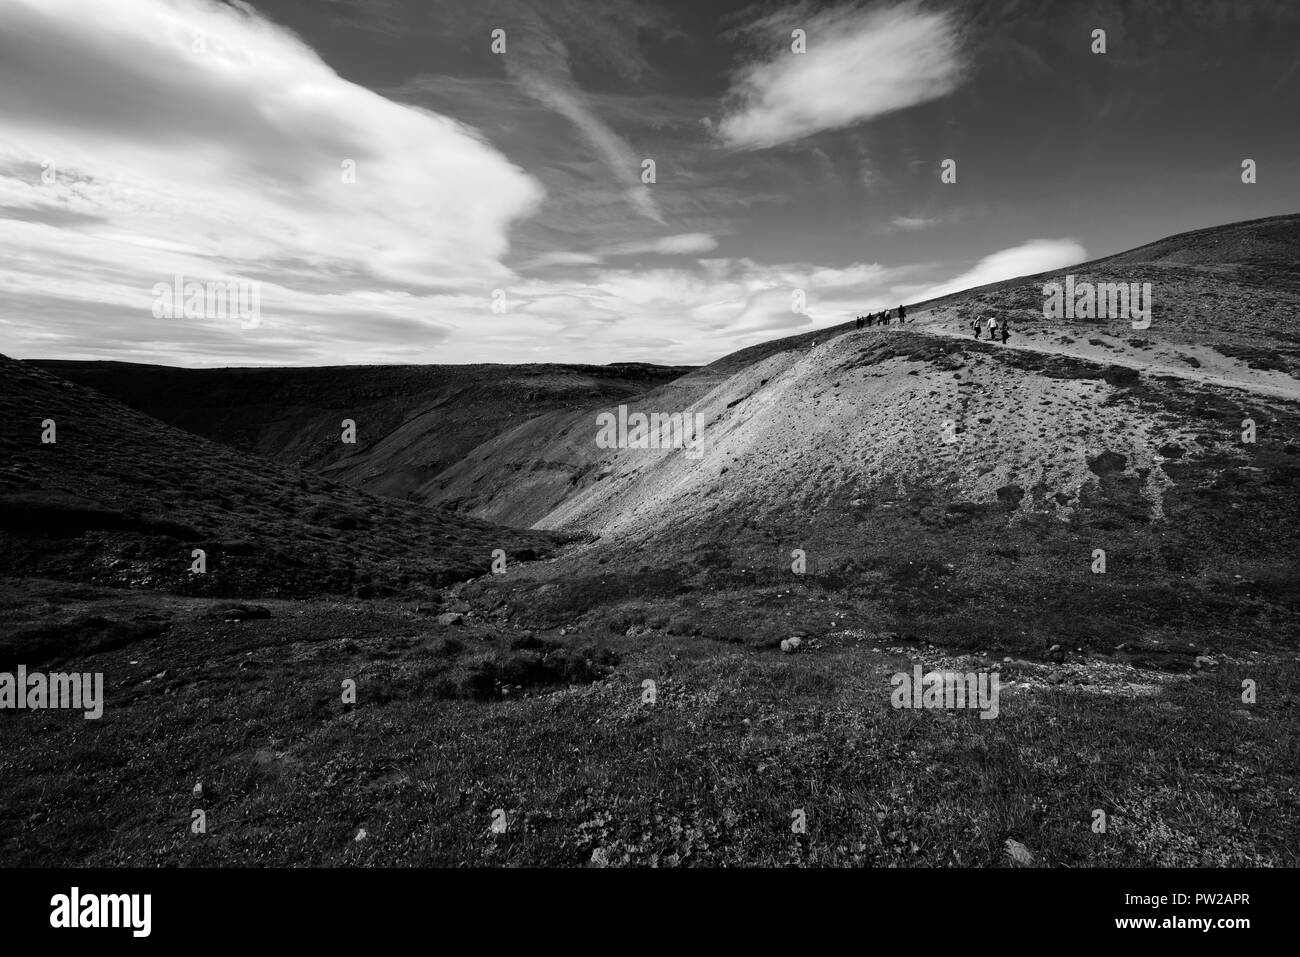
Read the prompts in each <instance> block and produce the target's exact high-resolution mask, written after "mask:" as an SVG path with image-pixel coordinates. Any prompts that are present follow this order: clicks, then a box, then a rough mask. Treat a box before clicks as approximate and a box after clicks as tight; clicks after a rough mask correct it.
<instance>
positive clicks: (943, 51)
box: [718, 3, 963, 149]
mask: <svg viewBox="0 0 1300 957" xmlns="http://www.w3.org/2000/svg"><path fill="white" fill-rule="evenodd" d="M788 23H792V25H793V26H797V27H800V28H802V29H805V30H806V31H807V37H808V40H807V52H806V53H793V52H791V50H790V49H789V48H788V46H787V47H786V48H785V49H783V50H781V51H780V52H779V53H777V54H776V56H775V57H773V58H772V59H770V60H767V61H764V62H760V63H754V64H750V65H748V66H746V67H744V68H743V69H742V70H740V71H739V73H738V75H737V77H736V80H735V82H734V83H733V86H732V89H731V91H730V97H731V99H732V100H733V101H734V108H733V109H732V110H731V112H729V113H728V114H727V115H726V116H725V117H723V119H722V120H721V122H720V123H719V124H718V132H719V134H720V136H721V138H722V140H723V142H724V143H726V144H727V145H728V146H731V147H735V148H738V149H761V148H763V147H768V146H775V145H776V144H778V143H786V142H790V141H793V140H798V139H802V138H803V137H805V136H810V135H811V134H813V133H818V132H821V131H823V130H832V129H840V128H843V127H846V126H851V125H853V124H855V123H861V122H863V121H866V120H870V119H873V118H874V117H877V116H881V115H883V114H886V113H890V112H893V111H895V110H901V109H904V108H906V107H909V106H915V105H916V104H918V103H924V102H926V101H928V100H933V99H937V98H938V97H941V96H945V95H947V94H948V93H950V92H952V91H953V90H954V89H956V88H957V86H958V84H959V83H960V82H961V76H962V72H963V70H962V60H961V46H960V39H959V36H958V32H957V29H956V26H955V23H954V21H953V19H952V17H951V15H949V14H947V13H943V12H937V11H931V10H926V9H924V8H922V7H921V6H920V5H919V4H916V3H905V4H901V5H897V6H893V7H888V8H883V9H882V8H874V9H870V10H866V11H862V10H857V9H852V8H836V9H831V10H827V11H824V12H822V13H818V14H813V15H811V16H809V17H804V18H802V19H801V20H800V22H798V23H793V22H792V21H789V19H788V15H777V16H775V17H770V18H768V19H767V20H765V21H763V23H762V24H761V25H760V26H761V27H762V28H769V27H775V26H776V25H778V24H779V25H782V26H784V25H786V24H788ZM767 32H774V31H771V30H768V31H767ZM786 35H787V36H788V31H787V34H786Z"/></svg>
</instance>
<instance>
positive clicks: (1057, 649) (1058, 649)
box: [1047, 645, 1061, 651]
mask: <svg viewBox="0 0 1300 957" xmlns="http://www.w3.org/2000/svg"><path fill="white" fill-rule="evenodd" d="M1047 650H1048V651H1060V650H1061V646H1060V645H1052V647H1050V648H1048V649H1047Z"/></svg>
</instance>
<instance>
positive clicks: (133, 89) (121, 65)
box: [0, 0, 543, 354]
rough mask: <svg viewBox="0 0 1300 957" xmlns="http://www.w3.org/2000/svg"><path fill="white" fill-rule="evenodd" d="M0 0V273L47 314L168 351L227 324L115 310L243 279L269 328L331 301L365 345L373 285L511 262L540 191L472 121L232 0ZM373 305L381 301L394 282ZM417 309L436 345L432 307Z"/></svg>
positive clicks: (449, 283)
mask: <svg viewBox="0 0 1300 957" xmlns="http://www.w3.org/2000/svg"><path fill="white" fill-rule="evenodd" d="M3 6H4V24H5V25H4V29H3V30H2V31H0V89H4V90H5V95H4V96H3V97H0V205H7V206H9V207H11V208H17V209H18V210H19V211H20V213H21V215H19V216H13V215H11V216H8V217H6V218H5V219H3V220H0V265H3V266H4V268H5V269H6V271H7V272H8V273H9V274H10V277H9V280H8V281H7V283H6V288H7V291H8V292H9V293H10V294H11V295H13V296H24V297H25V296H28V295H29V294H31V293H32V291H33V289H35V290H37V291H44V293H45V294H46V295H47V296H48V297H49V298H50V299H51V300H52V301H53V302H54V303H56V305H55V306H52V309H53V311H54V312H56V313H59V314H67V315H72V314H73V313H74V312H75V307H76V304H77V303H78V302H82V303H84V304H87V305H89V304H102V305H111V306H114V307H117V308H118V311H117V312H114V313H112V315H113V316H116V317H117V319H116V321H115V322H114V321H110V320H108V319H104V320H103V327H102V328H101V329H100V336H101V339H106V340H110V341H109V343H108V344H107V347H108V348H112V343H111V339H112V337H113V336H114V335H121V336H124V337H130V336H134V337H136V338H143V337H144V335H148V334H151V335H152V336H153V337H154V339H155V341H161V342H168V341H169V340H170V342H168V344H170V345H172V346H173V347H177V340H186V339H192V340H193V341H194V342H198V341H207V342H209V344H211V342H213V341H216V340H217V339H222V338H223V337H224V338H225V339H226V340H229V339H230V338H233V339H236V340H238V339H240V338H242V337H243V336H245V335H247V334H246V333H241V332H240V331H239V329H238V326H235V327H234V328H233V329H232V328H230V327H228V326H227V325H220V324H219V326H220V327H219V330H218V328H217V327H216V326H210V327H209V328H198V327H196V326H194V325H190V326H182V325H178V324H173V325H172V326H170V327H168V328H165V329H156V330H151V333H147V334H144V335H142V333H141V331H140V330H139V329H137V328H131V326H132V321H133V320H132V318H131V317H132V316H133V315H134V316H136V317H137V318H136V319H135V320H134V322H135V325H137V326H147V325H148V318H149V314H150V309H151V304H152V299H151V295H150V289H151V288H152V286H153V285H154V283H156V282H159V281H166V280H170V279H171V278H172V276H173V275H174V274H176V273H181V274H183V275H184V276H185V277H186V278H187V279H196V280H201V281H223V280H228V279H232V278H243V279H250V280H259V281H262V282H263V283H264V285H265V289H264V290H263V297H262V309H263V313H264V314H265V315H267V316H268V317H271V318H272V319H273V320H275V321H278V322H279V323H280V325H279V327H275V326H274V325H273V324H271V328H269V329H268V330H267V331H265V332H264V333H261V334H262V335H265V336H266V337H267V338H268V341H269V340H270V339H271V338H273V337H274V336H276V335H280V336H286V337H288V336H292V334H293V333H294V331H295V329H302V330H303V331H304V333H305V334H306V338H307V339H308V340H310V339H311V338H312V335H311V332H310V330H308V328H307V326H306V325H305V324H304V323H305V320H304V318H303V317H304V316H308V315H316V316H318V317H322V319H323V317H327V316H329V315H330V314H333V315H334V317H335V319H336V320H337V322H338V324H339V325H338V327H337V328H336V333H337V335H338V336H339V338H340V340H347V339H348V338H350V337H351V338H357V339H362V340H364V338H365V335H366V332H365V327H366V326H367V325H368V324H371V323H374V322H376V321H379V320H378V315H379V314H381V313H382V312H383V310H384V307H385V305H386V304H387V299H386V293H385V292H384V290H389V289H395V288H397V289H400V288H403V287H407V288H416V289H419V288H424V289H425V290H426V291H431V290H446V289H449V288H452V287H459V288H461V289H462V290H464V291H469V292H472V293H473V294H474V295H475V296H482V295H487V294H488V290H490V288H491V287H493V286H495V285H500V284H502V283H504V282H506V281H507V280H509V279H510V277H511V276H512V273H511V271H510V270H508V269H506V268H505V267H504V266H503V265H502V264H501V261H500V259H501V257H502V256H503V255H504V254H505V253H506V251H507V249H508V230H509V229H510V226H511V224H512V222H514V221H515V220H517V219H519V218H520V217H523V216H526V215H528V214H530V213H531V212H532V211H533V210H534V209H536V208H537V206H538V205H539V204H540V202H541V199H542V196H543V191H542V188H541V186H540V185H539V184H538V183H537V182H536V181H535V180H533V179H532V178H531V177H529V176H527V175H526V174H524V173H523V172H522V171H521V170H519V169H518V168H516V167H515V166H513V165H511V164H510V163H509V162H508V161H507V160H506V159H505V158H504V157H502V156H501V155H500V154H499V153H497V152H496V151H495V150H493V149H492V148H491V147H490V146H489V145H487V144H486V143H485V142H484V141H483V140H482V139H481V138H480V137H479V136H478V135H477V134H476V133H475V132H474V131H473V130H471V129H468V128H467V127H464V126H462V125H461V124H459V123H456V122H454V121H453V120H450V119H448V118H446V117H443V116H439V115H436V114H433V113H430V112H427V111H423V110H419V109H415V108H411V107H407V106H402V105H398V104H396V103H393V102H391V101H389V100H387V99H384V98H383V97H381V96H379V95H377V94H375V93H373V92H371V91H369V90H366V89H364V88H362V87H359V86H356V85H355V84H352V83H349V82H347V81H345V80H343V79H342V78H340V77H339V76H338V75H337V74H336V73H334V71H333V70H331V69H330V68H329V67H328V66H327V65H326V64H325V63H324V62H323V61H322V60H321V59H320V58H319V57H318V56H317V55H316V54H315V53H314V52H313V51H312V50H311V49H310V48H308V47H307V46H306V45H305V44H303V43H302V42H301V41H300V40H299V39H298V38H297V37H295V36H294V35H293V34H291V33H289V32H288V31H286V30H284V29H282V28H280V27H278V26H276V25H274V24H272V23H270V22H268V21H266V20H264V19H261V18H260V17H259V16H258V15H257V14H256V13H255V12H253V11H252V10H251V8H247V7H245V6H243V5H240V6H239V7H238V8H235V7H231V6H226V5H221V4H217V3H213V2H209V0H114V2H113V3H100V2H97V0H3ZM346 161H352V162H354V163H355V170H356V181H355V182H354V183H346V182H344V176H343V172H344V164H345V162H346ZM42 164H52V165H50V166H49V168H50V169H53V170H55V171H56V172H57V176H56V177H55V181H54V182H50V183H47V182H43V181H42V179H41V175H40V174H41V169H42ZM58 303H61V305H57V304H58ZM392 303H393V304H394V306H395V307H396V310H397V314H399V315H400V314H401V310H402V308H403V307H406V308H408V309H409V308H410V297H409V295H408V294H406V293H401V294H397V293H394V294H393V296H392ZM411 312H412V313H414V312H415V310H411ZM419 315H420V317H421V318H419V319H415V318H412V319H411V320H410V321H411V322H414V323H416V324H417V325H419V324H423V325H424V326H425V327H426V328H427V329H428V331H429V334H430V335H431V336H433V337H435V338H436V336H437V335H438V334H439V332H438V327H437V326H436V325H435V324H434V322H433V320H432V319H431V316H432V315H435V314H433V313H430V312H429V311H428V310H427V309H424V310H423V311H421V312H420V313H419ZM199 322H200V323H201V322H202V321H199ZM14 329H15V327H14V326H13V325H12V324H11V325H10V326H9V330H8V331H6V338H7V339H8V338H10V337H11V336H18V337H19V338H21V334H19V333H16V332H14V331H13V330H14ZM29 331H30V330H29ZM214 336H215V337H216V338H215V339H214V338H213V337H214ZM231 344H232V345H233V343H231ZM249 345H251V344H249ZM6 346H7V347H8V348H12V346H10V345H9V344H8V343H6ZM178 351H181V353H182V354H184V345H179V347H178ZM250 351H254V352H255V351H256V346H255V345H251V348H250Z"/></svg>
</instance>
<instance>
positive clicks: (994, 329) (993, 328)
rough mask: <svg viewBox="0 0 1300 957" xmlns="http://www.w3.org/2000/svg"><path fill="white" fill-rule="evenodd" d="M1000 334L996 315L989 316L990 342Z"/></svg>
mask: <svg viewBox="0 0 1300 957" xmlns="http://www.w3.org/2000/svg"><path fill="white" fill-rule="evenodd" d="M997 335H998V321H997V319H996V318H995V317H993V316H989V342H992V341H993V340H994V339H996V338H997Z"/></svg>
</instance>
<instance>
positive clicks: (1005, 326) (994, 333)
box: [970, 316, 1011, 345]
mask: <svg viewBox="0 0 1300 957" xmlns="http://www.w3.org/2000/svg"><path fill="white" fill-rule="evenodd" d="M970 325H971V328H972V329H974V330H975V338H976V339H978V338H979V337H980V330H981V329H983V328H985V327H986V326H987V328H988V330H989V342H992V341H993V340H994V339H996V338H997V337H998V333H999V332H1001V333H1002V343H1003V345H1005V344H1006V341H1007V338H1008V337H1009V336H1010V335H1011V329H1010V328H1009V323H1008V322H1007V320H1006V318H1005V317H1004V318H1003V320H1002V321H1001V322H998V320H997V317H996V316H989V317H988V320H987V322H986V321H985V320H984V319H981V318H980V317H979V316H976V317H975V318H974V319H972V320H971V323H970Z"/></svg>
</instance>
